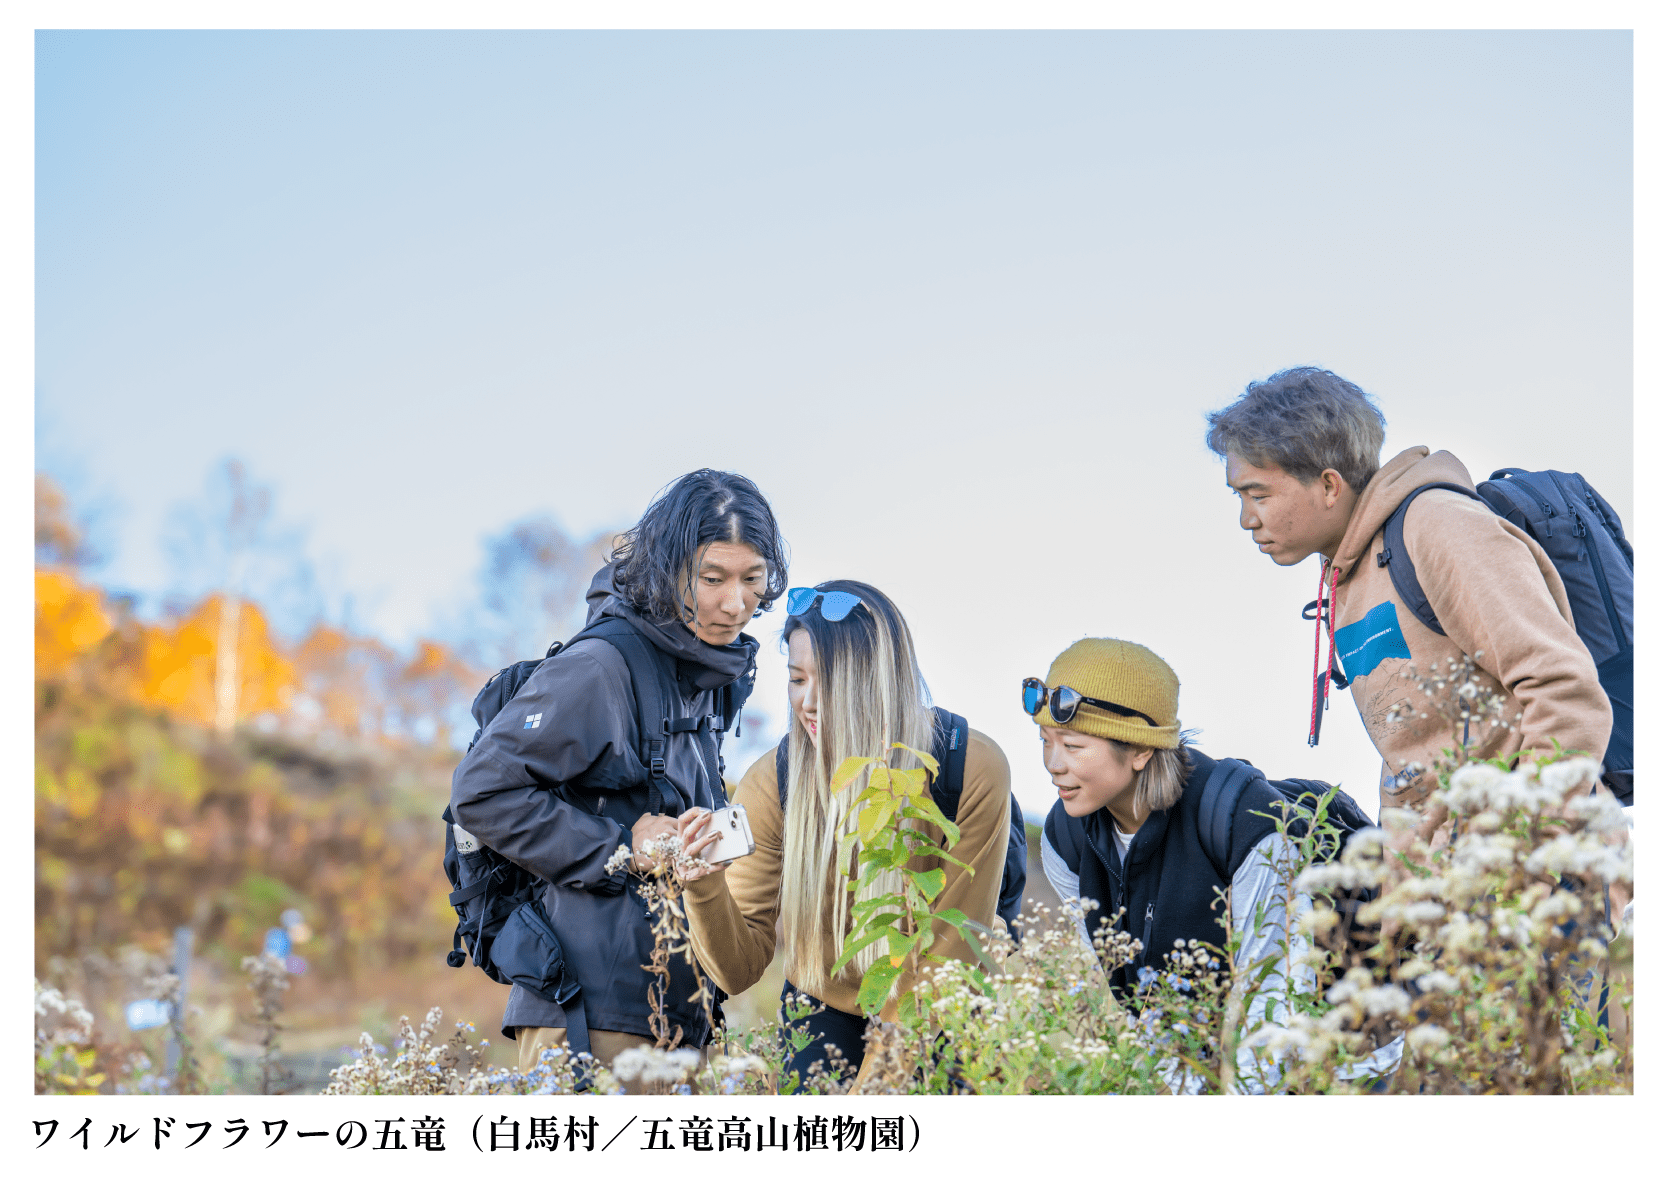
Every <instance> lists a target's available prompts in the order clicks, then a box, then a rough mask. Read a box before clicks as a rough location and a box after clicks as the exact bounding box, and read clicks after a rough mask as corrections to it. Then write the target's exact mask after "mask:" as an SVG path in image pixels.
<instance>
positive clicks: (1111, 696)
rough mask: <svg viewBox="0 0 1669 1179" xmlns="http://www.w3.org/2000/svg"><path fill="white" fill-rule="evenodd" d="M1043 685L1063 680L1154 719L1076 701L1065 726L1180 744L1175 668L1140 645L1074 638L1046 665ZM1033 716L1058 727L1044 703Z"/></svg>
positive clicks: (1165, 745) (1159, 745) (1159, 744)
mask: <svg viewBox="0 0 1669 1179" xmlns="http://www.w3.org/2000/svg"><path fill="white" fill-rule="evenodd" d="M1047 683H1048V686H1049V690H1050V691H1051V692H1052V691H1054V690H1055V688H1057V687H1059V686H1060V685H1062V684H1065V685H1066V686H1067V687H1069V688H1071V689H1073V690H1074V691H1076V692H1078V693H1080V694H1081V695H1084V696H1093V697H1095V698H1096V699H1097V700H1106V701H1108V702H1109V703H1111V704H1122V705H1123V706H1124V707H1125V708H1133V709H1135V710H1136V711H1137V712H1142V713H1146V714H1147V715H1148V716H1150V717H1152V718H1153V719H1154V720H1155V721H1157V722H1158V725H1157V726H1155V725H1150V724H1148V723H1147V722H1146V721H1144V720H1143V719H1142V718H1141V717H1139V716H1119V715H1117V714H1116V713H1109V712H1103V711H1102V710H1101V709H1099V708H1097V707H1095V705H1093V704H1080V705H1079V706H1078V711H1077V713H1076V714H1075V715H1074V716H1073V718H1072V720H1071V722H1070V723H1068V724H1067V725H1066V726H1065V727H1066V728H1069V729H1076V730H1078V732H1080V733H1089V734H1091V735H1092V736H1096V737H1111V738H1112V739H1113V740H1115V741H1124V742H1126V743H1128V744H1131V745H1149V746H1152V747H1153V748H1155V749H1175V748H1176V747H1177V746H1178V745H1180V744H1181V743H1182V726H1181V724H1180V723H1178V721H1177V719H1176V698H1177V691H1178V689H1179V688H1180V686H1181V685H1180V684H1179V683H1178V681H1177V678H1176V672H1174V671H1172V670H1171V667H1170V664H1168V663H1166V662H1165V661H1164V660H1163V659H1161V658H1159V656H1157V655H1155V654H1154V653H1153V652H1152V651H1149V650H1148V649H1147V648H1146V647H1144V646H1142V645H1141V644H1140V643H1127V642H1125V641H1124V640H1123V639H1079V640H1078V641H1077V642H1076V643H1073V644H1072V645H1071V646H1070V647H1068V648H1067V649H1066V650H1064V651H1062V652H1061V653H1060V654H1059V655H1057V656H1056V657H1055V661H1054V662H1053V663H1051V664H1050V665H1049V678H1048V680H1047ZM1032 719H1033V720H1034V721H1036V722H1037V723H1038V724H1040V725H1048V726H1049V727H1050V728H1060V727H1061V726H1059V725H1057V724H1056V723H1055V718H1054V717H1053V716H1051V715H1049V706H1048V705H1047V704H1045V705H1044V706H1043V707H1042V708H1040V709H1038V710H1037V712H1036V713H1035V714H1034V715H1033V717H1032Z"/></svg>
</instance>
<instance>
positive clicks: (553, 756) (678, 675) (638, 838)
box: [451, 470, 788, 1072]
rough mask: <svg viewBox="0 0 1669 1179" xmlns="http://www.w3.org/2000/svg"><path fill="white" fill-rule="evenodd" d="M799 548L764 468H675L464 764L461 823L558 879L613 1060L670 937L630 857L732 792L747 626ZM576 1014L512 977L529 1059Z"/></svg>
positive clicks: (676, 990)
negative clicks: (559, 637)
mask: <svg viewBox="0 0 1669 1179" xmlns="http://www.w3.org/2000/svg"><path fill="white" fill-rule="evenodd" d="M784 551H785V550H784V545H783V541H782V536H781V533H780V532H779V531H778V529H777V523H776V517H775V516H774V515H773V514H772V512H771V508H770V505H769V504H768V503H766V501H765V497H764V496H763V495H762V494H761V493H760V491H759V489H758V488H757V487H755V486H754V484H753V483H752V482H750V481H749V480H747V479H745V478H743V477H742V476H740V475H734V474H729V473H726V472H722V471H713V470H700V471H694V472H692V473H690V474H688V475H685V476H684V477H683V478H681V479H679V480H678V481H677V482H675V483H673V484H672V485H671V486H670V487H668V488H667V489H666V490H665V491H663V492H662V493H661V495H660V496H659V497H658V498H657V499H656V500H655V502H654V503H652V504H650V505H649V508H648V510H647V511H646V512H645V513H644V515H643V518H642V519H641V520H639V521H638V522H637V524H636V526H634V527H633V528H632V529H631V531H629V532H628V533H627V534H626V535H625V536H624V537H623V538H622V539H621V542H620V544H619V546H618V547H617V548H616V549H615V550H614V554H613V558H612V560H611V561H610V562H609V563H608V564H607V565H605V566H604V567H603V568H602V570H601V571H599V572H598V574H597V575H596V577H595V578H594V579H593V581H592V583H591V588H590V591H589V592H588V593H587V595H586V601H587V604H588V614H587V621H586V627H585V629H584V630H583V631H581V633H580V634H579V635H578V636H576V638H575V640H574V641H573V642H571V643H570V644H569V645H568V646H566V647H564V648H562V650H560V651H559V652H557V654H556V655H554V656H552V657H551V658H548V659H546V660H544V661H543V662H542V663H540V664H539V665H538V667H537V668H536V669H535V670H534V671H533V673H532V675H531V676H530V677H529V678H528V680H527V682H526V683H525V684H523V685H522V687H521V689H520V691H518V692H517V693H516V695H515V697H514V699H513V700H511V701H510V703H509V704H508V705H506V706H505V707H504V708H503V709H502V710H501V711H500V712H499V713H498V714H497V716H495V717H494V718H493V719H492V720H491V721H490V722H489V723H488V724H487V725H486V726H485V728H484V729H483V730H482V732H481V734H480V736H479V738H478V739H477V740H476V742H475V744H474V745H473V746H472V747H471V749H470V751H469V753H468V754H466V755H465V757H464V759H463V761H462V762H461V763H460V764H459V765H458V768H457V771H456V772H455V773H454V774H453V778H452V805H451V813H452V816H453V818H454V820H455V822H456V824H457V827H458V828H459V829H461V834H462V836H463V837H465V838H467V839H469V840H471V841H479V842H480V843H481V844H484V845H485V846H487V847H489V848H491V849H493V850H494V851H496V852H498V853H499V854H500V855H502V856H505V857H507V858H508V859H510V860H513V861H514V862H515V863H517V864H519V865H521V866H522V867H523V868H525V869H527V870H528V871H530V872H532V873H533V874H534V875H535V876H536V877H538V878H539V879H540V880H541V881H542V882H543V896H542V898H541V899H542V906H543V910H544V914H545V916H546V918H548V920H549V924H550V928H551V929H552V930H554V931H555V932H556V934H557V937H558V939H559V940H560V942H561V947H562V953H563V956H564V958H565V959H566V962H567V965H568V967H569V969H570V970H571V971H572V973H573V976H574V979H575V981H577V982H578V984H579V989H580V996H581V998H582V999H583V1003H584V1008H583V1010H584V1016H585V1021H586V1024H587V1030H588V1035H589V1040H590V1044H591V1052H592V1054H593V1055H594V1056H595V1057H596V1058H597V1059H598V1060H599V1061H600V1062H602V1063H603V1064H605V1065H606V1064H608V1063H609V1062H610V1061H611V1060H613V1058H614V1057H615V1056H616V1055H617V1054H618V1053H620V1052H622V1051H624V1050H625V1049H627V1048H632V1047H639V1046H642V1045H645V1044H653V1043H654V1042H655V1035H654V1032H653V1031H652V1029H651V1025H650V1018H651V1014H652V1012H651V1008H650V1004H649V999H648V991H649V982H650V977H649V975H648V974H646V973H645V971H644V969H643V967H644V964H645V963H647V962H649V960H650V956H651V954H652V953H653V951H654V936H653V931H652V929H651V925H650V922H649V920H648V915H647V913H646V911H645V902H644V900H643V898H642V897H641V896H640V895H639V893H638V889H637V886H636V884H635V883H634V882H632V881H630V880H628V872H627V870H626V869H625V868H624V867H622V865H624V864H627V863H630V864H631V865H632V868H631V871H634V872H635V871H641V870H645V869H647V867H648V863H647V861H646V860H645V858H644V855H643V849H644V846H645V845H646V844H647V843H649V842H650V841H652V840H656V839H659V838H662V837H665V836H675V835H676V834H677V830H678V816H680V815H682V814H686V813H688V812H689V811H691V810H692V809H693V808H696V807H702V808H706V809H716V808H717V807H720V806H723V805H724V803H725V787H724V778H723V765H722V761H721V759H720V752H719V749H720V740H721V737H722V731H723V728H724V720H723V718H724V717H725V715H726V704H727V703H728V704H729V711H730V712H732V713H733V712H734V711H735V710H736V709H737V708H739V703H738V700H739V698H740V697H739V696H738V695H737V693H736V688H737V686H738V685H741V686H743V688H744V691H743V693H742V694H745V686H747V685H751V683H752V677H753V669H754V655H755V653H756V652H757V651H758V649H759V644H758V642H757V641H756V640H755V639H753V638H752V637H750V636H749V635H746V634H744V633H743V629H742V628H743V627H744V626H746V625H747V623H748V621H749V619H752V618H755V617H758V616H759V614H761V613H762V612H763V611H765V610H768V609H769V608H770V606H771V603H772V602H774V601H775V600H776V599H777V598H778V597H779V596H780V595H781V594H782V592H783V590H784V589H785V588H786V585H787V576H788V567H787V560H786V557H785V556H784ZM627 651H631V652H633V653H634V659H635V661H636V662H635V663H634V662H633V660H629V659H628V658H627V656H626V654H625V653H624V652H627ZM644 676H649V677H653V680H652V682H645V681H644V680H643V677H644ZM727 691H728V692H729V696H728V697H727V696H726V693H727ZM651 700H654V701H656V703H655V704H651V703H650V701H651ZM657 709H664V711H665V712H667V713H669V715H660V714H658V712H657ZM617 853H619V854H617ZM670 969H671V971H672V978H671V982H670V985H669V986H668V987H667V989H666V997H665V1010H664V1012H663V1014H664V1016H665V1018H666V1019H667V1021H668V1024H669V1026H670V1027H671V1028H674V1029H676V1030H677V1035H678V1038H679V1042H680V1044H681V1045H687V1046H690V1047H693V1048H701V1047H703V1046H704V1045H705V1044H706V1043H707V1041H708V1039H709V1038H710V1037H711V1035H712V1028H711V1027H710V1026H709V1024H708V1019H707V1014H706V1012H705V1010H704V1008H703V1005H702V1003H701V1002H700V1000H699V998H698V997H697V990H698V987H697V982H696V979H695V976H694V974H693V973H692V972H691V970H690V968H689V966H688V965H686V964H685V962H684V960H683V958H682V957H681V956H679V955H674V956H673V958H672V961H671V964H670ZM566 1024H567V1018H566V1016H565V1013H564V1010H563V1008H562V1007H561V1006H560V1005H558V1004H557V1003H555V1002H552V1001H551V1000H549V999H547V998H545V997H543V996H541V995H539V994H536V993H534V992H533V991H531V990H529V989H527V988H525V987H522V986H520V985H516V986H513V987H512V989H511V992H510V998H509V1001H508V1003H507V1004H506V1006H505V1009H504V1020H503V1030H504V1034H505V1035H506V1036H509V1037H511V1038H512V1039H514V1040H516V1042H517V1044H518V1055H519V1058H520V1065H521V1068H522V1070H523V1071H524V1072H525V1071H527V1070H529V1069H530V1068H532V1067H533V1066H534V1065H535V1064H536V1063H537V1062H538V1060H539V1056H540V1053H541V1052H542V1051H543V1049H544V1048H545V1047H547V1046H550V1045H555V1044H559V1043H561V1042H562V1041H563V1040H564V1039H565V1031H564V1029H565V1027H566ZM669 1034H671V1033H669Z"/></svg>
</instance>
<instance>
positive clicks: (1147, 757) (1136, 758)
mask: <svg viewBox="0 0 1669 1179" xmlns="http://www.w3.org/2000/svg"><path fill="white" fill-rule="evenodd" d="M1152 760H1153V750H1152V749H1151V748H1149V747H1147V746H1143V747H1142V751H1141V752H1140V753H1137V754H1134V755H1133V756H1132V757H1131V758H1130V770H1131V772H1132V773H1136V774H1139V773H1141V772H1142V771H1143V770H1145V769H1147V763H1148V762H1150V761H1152Z"/></svg>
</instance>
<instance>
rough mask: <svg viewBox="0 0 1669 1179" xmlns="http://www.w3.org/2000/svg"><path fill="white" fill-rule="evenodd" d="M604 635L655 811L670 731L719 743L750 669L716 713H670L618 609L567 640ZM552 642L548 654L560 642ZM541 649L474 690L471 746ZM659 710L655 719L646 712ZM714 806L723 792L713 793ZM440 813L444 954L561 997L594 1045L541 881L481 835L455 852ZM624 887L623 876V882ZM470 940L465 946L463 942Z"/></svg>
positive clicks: (743, 697)
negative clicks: (448, 913)
mask: <svg viewBox="0 0 1669 1179" xmlns="http://www.w3.org/2000/svg"><path fill="white" fill-rule="evenodd" d="M582 638H600V639H604V640H606V641H608V642H609V643H612V644H613V645H614V647H615V649H616V650H618V651H619V652H620V654H621V657H622V658H623V659H625V661H626V668H627V671H628V672H629V674H630V676H631V682H632V699H633V704H634V707H635V708H636V710H637V721H638V746H639V756H640V757H641V758H642V760H643V764H644V765H645V766H647V767H649V782H648V790H649V808H650V810H651V812H652V813H655V814H659V813H661V811H662V810H663V809H664V807H665V805H666V803H665V796H664V795H663V793H662V789H661V782H662V781H663V780H664V779H665V777H666V743H667V741H668V739H669V738H670V737H671V736H672V735H673V734H675V733H687V732H697V731H702V730H706V731H710V732H713V733H714V734H715V735H716V740H715V750H716V751H717V750H718V748H719V747H721V746H722V742H723V735H724V731H725V730H726V729H728V728H729V727H730V725H731V724H733V723H734V722H735V720H736V718H737V716H739V715H740V713H741V711H742V705H743V704H745V703H746V701H747V698H748V695H749V694H750V693H751V692H752V690H753V675H752V674H751V673H750V674H749V675H747V676H745V677H743V678H742V679H739V680H737V681H735V682H734V683H731V684H727V685H726V686H725V687H724V688H723V689H722V691H721V695H720V700H721V706H722V708H723V712H722V713H718V714H713V715H710V716H701V717H680V718H673V717H672V715H671V714H672V709H671V707H670V703H669V701H668V700H667V698H666V691H665V686H664V678H665V677H664V672H663V671H662V668H661V664H662V660H663V659H664V657H663V656H661V655H659V654H658V653H657V652H656V650H655V649H654V647H653V645H652V644H650V642H649V640H648V639H646V638H645V637H644V636H643V635H641V634H639V633H638V632H637V631H636V630H635V629H634V628H633V627H632V625H631V624H630V623H629V622H627V621H625V620H624V619H620V618H612V617H605V618H602V619H599V620H598V621H596V622H594V623H592V624H591V625H589V626H587V627H586V628H585V629H584V630H582V631H580V633H579V634H577V635H575V636H574V637H573V638H572V639H570V640H569V642H568V644H567V645H572V644H573V643H574V642H577V641H578V640H580V639H582ZM563 646H564V644H562V643H560V642H557V643H552V644H551V646H550V649H549V650H548V651H546V652H545V659H549V658H551V657H552V656H554V655H555V654H556V653H557V652H558V651H560V650H562V649H563ZM543 662H544V659H524V660H522V661H521V662H519V663H513V664H511V665H510V666H509V667H506V668H504V669H503V670H501V671H499V672H498V673H496V674H495V675H494V676H493V677H492V678H491V679H489V680H488V681H487V682H486V684H485V685H483V687H482V688H481V691H480V692H478V693H477V694H476V697H475V703H474V704H472V705H471V706H470V714H471V715H472V716H474V717H475V722H476V725H477V726H478V727H477V728H476V730H475V735H474V736H473V737H471V738H470V742H469V748H471V749H474V748H475V743H476V742H477V741H479V740H480V739H481V734H482V732H483V731H484V730H485V729H486V727H487V725H488V724H489V723H490V722H491V721H492V719H493V718H494V717H495V716H497V715H498V714H499V712H501V711H502V710H503V709H504V707H505V706H506V705H507V704H509V703H510V701H511V700H512V699H514V698H515V696H516V693H518V692H519V691H521V689H522V685H524V684H525V683H527V681H528V678H529V677H530V676H532V674H533V672H534V670H535V669H536V668H538V666H539V665H540V664H541V663H543ZM654 717H659V718H660V723H659V724H658V725H656V724H655V723H654V722H653V721H652V720H648V719H647V718H654ZM716 760H717V769H718V774H719V779H720V780H721V781H722V779H723V776H724V755H723V753H722V752H716ZM709 802H710V803H712V805H714V806H722V805H723V803H722V801H719V800H716V799H712V800H709ZM441 818H442V819H443V820H445V823H446V829H445V832H446V833H445V850H444V853H443V855H442V865H443V866H444V868H445V869H446V877H447V879H448V880H449V881H450V882H451V884H452V890H453V891H452V893H451V895H450V896H449V897H448V898H447V901H448V903H449V904H451V906H452V908H453V911H454V912H456V913H457V915H458V924H457V927H456V928H455V929H454V930H453V932H452V951H451V953H449V954H447V956H446V964H447V965H448V966H453V967H461V966H463V964H464V963H465V962H467V961H470V960H471V959H473V960H474V962H475V964H476V965H477V966H479V967H480V968H481V969H482V970H484V971H486V973H487V977H489V978H491V979H492V980H493V981H494V982H500V983H505V984H511V983H514V984H517V985H519V986H521V987H523V988H525V989H527V990H529V991H531V992H533V993H534V994H536V995H538V996H540V997H541V998H543V999H545V1000H547V1001H549V1002H552V1003H556V1004H559V1005H560V1006H561V1007H562V1010H563V1013H564V1015H565V1017H566V1018H567V1020H568V1043H569V1046H570V1048H571V1049H572V1050H573V1051H574V1052H575V1053H576V1054H577V1053H580V1052H589V1051H590V1034H589V1031H588V1030H587V1027H586V1023H585V1006H584V1003H583V1002H582V1001H581V996H580V993H579V984H578V983H577V982H576V981H575V980H574V978H573V973H572V971H570V970H569V969H568V968H567V965H566V963H565V962H564V960H563V955H562V943H561V940H560V939H559V938H558V936H557V933H556V930H555V929H553V928H552V927H551V924H550V921H549V920H548V919H547V918H546V916H545V911H544V906H543V905H542V904H541V903H540V894H541V893H542V891H543V888H544V882H543V881H542V880H541V879H540V878H539V877H538V876H535V875H534V874H533V873H532V872H529V871H528V870H527V869H526V868H523V867H522V866H521V865H520V864H517V863H515V862H514V861H512V860H509V859H507V858H505V857H504V856H502V855H500V854H499V853H498V852H496V851H494V850H493V849H492V848H490V847H487V846H486V845H484V844H483V845H481V846H479V847H478V848H476V849H475V850H472V851H468V852H460V851H459V850H458V847H457V842H456V840H455V838H454V835H453V818H452V808H451V806H450V805H449V806H447V808H446V809H445V810H444V811H443V812H441ZM622 887H623V886H622ZM466 947H467V950H468V953H466V952H465V948H466Z"/></svg>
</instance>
